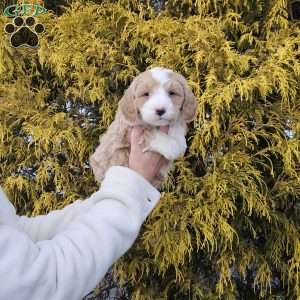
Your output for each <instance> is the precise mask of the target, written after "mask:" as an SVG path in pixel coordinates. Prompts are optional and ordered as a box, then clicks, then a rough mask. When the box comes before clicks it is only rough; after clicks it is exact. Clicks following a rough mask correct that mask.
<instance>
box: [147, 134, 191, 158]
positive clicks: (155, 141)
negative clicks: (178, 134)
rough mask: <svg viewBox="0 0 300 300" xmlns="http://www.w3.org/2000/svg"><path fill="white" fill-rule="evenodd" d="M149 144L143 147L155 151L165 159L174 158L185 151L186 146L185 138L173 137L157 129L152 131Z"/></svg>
mask: <svg viewBox="0 0 300 300" xmlns="http://www.w3.org/2000/svg"><path fill="white" fill-rule="evenodd" d="M148 143H149V145H148V146H147V147H145V148H144V149H143V152H146V151H155V152H158V153H160V154H161V155H163V156H164V157H165V158H166V159H167V160H175V159H176V158H178V157H179V156H180V155H183V154H184V153H185V150H186V148H187V146H186V142H185V138H184V137H183V139H182V138H181V139H175V138H174V137H173V136H170V135H168V134H166V133H164V132H161V131H159V130H156V131H153V134H152V136H151V138H150V140H149V141H148Z"/></svg>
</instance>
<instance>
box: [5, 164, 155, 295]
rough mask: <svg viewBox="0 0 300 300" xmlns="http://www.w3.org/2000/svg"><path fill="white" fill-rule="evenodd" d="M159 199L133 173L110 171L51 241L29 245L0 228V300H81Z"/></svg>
mask: <svg viewBox="0 0 300 300" xmlns="http://www.w3.org/2000/svg"><path fill="white" fill-rule="evenodd" d="M159 197H160V193H159V192H158V191H157V190H156V189H154V188H153V186H152V185H151V184H150V183H149V182H148V181H147V180H145V179H144V178H143V177H142V176H141V175H139V174H138V173H136V172H135V171H133V170H131V169H129V168H125V167H111V168H110V169H109V170H108V171H107V174H106V176H105V178H104V181H103V182H102V185H101V188H100V190H99V191H98V192H96V193H95V194H93V195H92V196H91V198H93V200H92V202H94V205H92V207H91V208H89V209H87V210H86V211H85V212H84V213H82V214H80V215H79V216H77V218H76V219H74V221H73V222H70V223H69V224H68V225H66V226H65V228H63V229H62V230H61V231H60V232H59V233H58V234H57V235H56V236H55V237H54V238H53V239H51V240H45V241H39V242H37V243H34V242H33V241H32V240H31V239H30V238H29V237H28V235H26V234H25V233H24V232H22V231H18V230H17V229H16V228H13V227H12V226H7V225H0V249H1V250H0V252H1V260H0V282H2V283H5V284H3V285H2V287H1V291H0V299H1V300H2V299H19V300H27V299H32V300H40V299H53V300H54V299H55V300H65V299H72V300H79V299H81V298H82V297H84V296H85V295H86V294H87V293H88V292H90V291H91V290H92V289H93V288H94V287H95V286H96V284H97V283H98V282H99V281H100V280H101V279H102V277H103V276H104V275H105V273H106V272H107V270H108V268H109V267H110V266H111V265H112V263H113V262H115V261H116V260H117V259H118V258H119V257H120V256H121V255H123V254H124V253H125V252H126V251H127V250H128V248H129V247H130V246H131V245H132V244H133V242H134V240H135V239H136V237H137V235H138V232H139V230H140V227H141V224H142V223H143V221H144V220H145V218H146V217H147V215H148V214H149V213H150V211H151V210H152V209H153V207H154V206H155V204H156V203H157V201H158V200H159ZM87 201H90V199H88V200H87Z"/></svg>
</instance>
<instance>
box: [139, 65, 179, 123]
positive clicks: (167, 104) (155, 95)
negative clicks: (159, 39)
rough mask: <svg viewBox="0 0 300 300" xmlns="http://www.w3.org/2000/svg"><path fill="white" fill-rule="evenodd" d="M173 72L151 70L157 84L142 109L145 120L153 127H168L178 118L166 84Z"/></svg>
mask: <svg viewBox="0 0 300 300" xmlns="http://www.w3.org/2000/svg"><path fill="white" fill-rule="evenodd" d="M171 72H172V71H171V70H168V69H165V68H153V69H151V70H150V74H151V76H152V78H153V79H154V80H155V81H156V82H157V85H155V87H154V88H153V90H151V91H149V99H148V100H147V101H146V103H145V104H144V105H143V107H142V108H141V114H142V117H143V120H144V121H146V122H147V123H150V124H152V125H156V126H160V125H168V124H169V123H170V121H173V120H174V119H175V118H176V117H177V116H176V110H175V107H174V104H173V102H172V100H171V97H170V96H169V91H168V90H166V88H165V87H164V84H165V83H166V82H167V81H168V80H169V74H170V73H171Z"/></svg>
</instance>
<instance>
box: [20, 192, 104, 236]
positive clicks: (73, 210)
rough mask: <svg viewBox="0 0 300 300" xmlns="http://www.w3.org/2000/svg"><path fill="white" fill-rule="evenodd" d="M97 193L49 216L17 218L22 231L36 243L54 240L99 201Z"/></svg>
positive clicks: (52, 212)
mask: <svg viewBox="0 0 300 300" xmlns="http://www.w3.org/2000/svg"><path fill="white" fill-rule="evenodd" d="M97 195H98V194H97V192H96V193H94V194H93V195H92V196H91V197H89V198H88V199H86V200H84V201H82V200H77V201H75V202H73V203H72V204H69V205H67V206H65V207H64V208H63V209H59V210H54V211H51V212H50V213H48V214H47V215H40V216H36V217H27V216H20V217H19V216H17V223H18V226H19V227H20V229H21V230H23V231H24V232H25V233H27V234H28V235H29V236H30V238H31V239H32V240H33V241H34V242H37V241H43V240H49V239H52V238H53V237H54V236H55V235H56V234H57V233H58V232H60V231H62V230H63V229H64V228H65V227H66V226H67V225H68V224H69V223H70V222H71V221H73V220H74V219H75V218H76V217H77V216H79V215H81V214H83V213H85V212H87V211H88V210H89V209H90V208H91V207H92V206H93V205H95V203H97V201H98V197H97Z"/></svg>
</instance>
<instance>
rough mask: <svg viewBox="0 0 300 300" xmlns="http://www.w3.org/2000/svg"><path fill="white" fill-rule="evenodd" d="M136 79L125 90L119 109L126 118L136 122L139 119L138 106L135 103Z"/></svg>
mask: <svg viewBox="0 0 300 300" xmlns="http://www.w3.org/2000/svg"><path fill="white" fill-rule="evenodd" d="M135 85H136V83H135V81H133V82H132V83H131V84H130V86H129V88H128V89H127V90H126V91H125V92H124V95H123V97H122V98H121V100H120V102H119V110H120V111H121V112H122V114H123V115H124V117H125V119H126V120H127V121H128V122H130V123H134V122H135V121H136V119H137V108H136V104H135V101H134V100H135Z"/></svg>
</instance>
